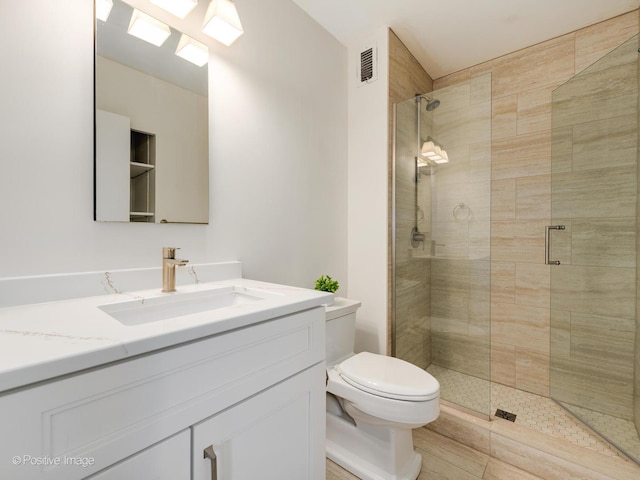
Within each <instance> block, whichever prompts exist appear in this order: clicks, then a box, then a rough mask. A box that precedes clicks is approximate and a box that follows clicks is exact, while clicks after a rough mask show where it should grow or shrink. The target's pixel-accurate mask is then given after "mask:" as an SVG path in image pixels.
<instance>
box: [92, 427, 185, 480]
mask: <svg viewBox="0 0 640 480" xmlns="http://www.w3.org/2000/svg"><path fill="white" fill-rule="evenodd" d="M190 454H191V433H190V431H189V430H184V431H182V432H180V433H179V434H177V435H175V436H173V437H171V438H168V439H166V440H164V441H162V442H160V443H158V444H157V445H153V446H152V447H149V448H147V449H146V450H143V451H142V452H140V453H137V454H135V455H133V456H132V457H130V458H127V459H126V460H123V461H122V462H120V463H117V464H115V465H114V466H112V467H108V468H106V469H105V470H102V471H101V472H99V473H98V474H97V475H94V476H92V477H91V480H125V479H132V480H133V479H144V480H191V463H190V459H189V456H190Z"/></svg>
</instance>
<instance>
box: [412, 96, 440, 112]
mask: <svg viewBox="0 0 640 480" xmlns="http://www.w3.org/2000/svg"><path fill="white" fill-rule="evenodd" d="M423 98H424V99H425V100H426V101H427V107H426V108H427V112H432V111H433V110H435V109H436V108H438V107H439V106H440V100H438V99H437V98H432V97H430V96H429V95H416V100H417V101H418V103H420V101H421V100H422V99H423Z"/></svg>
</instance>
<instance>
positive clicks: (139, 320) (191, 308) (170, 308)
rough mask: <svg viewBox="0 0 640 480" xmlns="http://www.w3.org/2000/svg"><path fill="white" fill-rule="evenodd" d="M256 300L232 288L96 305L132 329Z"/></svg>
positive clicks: (259, 298) (256, 300) (255, 297)
mask: <svg viewBox="0 0 640 480" xmlns="http://www.w3.org/2000/svg"><path fill="white" fill-rule="evenodd" d="M260 300H262V298H261V297H258V296H254V295H249V294H247V293H244V292H238V291H236V290H235V289H234V288H233V287H228V288H219V289H214V290H204V291H199V292H188V293H179V292H178V293H171V294H167V295H164V296H160V297H153V298H140V299H138V300H131V301H128V302H120V303H112V304H109V305H100V306H99V307H98V308H99V309H100V310H102V311H103V312H105V313H107V314H108V315H110V316H111V317H112V318H114V319H116V320H117V321H119V322H120V323H122V324H123V325H127V326H134V325H143V324H145V323H152V322H157V321H159V320H167V319H169V318H174V317H183V316H185V315H192V314H194V313H203V312H206V311H209V310H219V309H221V308H229V307H235V306H238V305H246V304H250V303H254V302H258V301H260Z"/></svg>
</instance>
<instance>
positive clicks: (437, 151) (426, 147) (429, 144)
mask: <svg viewBox="0 0 640 480" xmlns="http://www.w3.org/2000/svg"><path fill="white" fill-rule="evenodd" d="M420 155H422V156H423V157H426V158H428V159H429V160H431V161H433V162H435V163H448V162H449V156H448V155H447V152H446V151H445V150H444V149H443V148H441V147H440V146H439V145H436V143H435V142H434V141H432V140H427V141H426V142H424V143H423V144H422V149H421V150H420Z"/></svg>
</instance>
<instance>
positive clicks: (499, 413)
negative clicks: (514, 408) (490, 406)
mask: <svg viewBox="0 0 640 480" xmlns="http://www.w3.org/2000/svg"><path fill="white" fill-rule="evenodd" d="M496 417H500V418H504V419H505V420H509V421H510V422H515V421H516V414H515V413H510V412H507V411H505V410H500V409H499V408H498V409H497V410H496Z"/></svg>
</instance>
